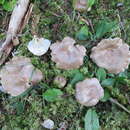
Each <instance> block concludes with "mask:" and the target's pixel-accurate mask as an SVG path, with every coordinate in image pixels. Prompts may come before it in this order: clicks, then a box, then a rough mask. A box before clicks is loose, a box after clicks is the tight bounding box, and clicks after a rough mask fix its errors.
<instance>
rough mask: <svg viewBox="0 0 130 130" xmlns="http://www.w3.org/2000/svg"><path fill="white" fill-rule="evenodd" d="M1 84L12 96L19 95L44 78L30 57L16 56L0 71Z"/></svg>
mask: <svg viewBox="0 0 130 130" xmlns="http://www.w3.org/2000/svg"><path fill="white" fill-rule="evenodd" d="M0 77H1V84H2V86H3V88H4V90H5V91H6V92H7V93H9V94H11V96H18V95H20V94H22V93H23V92H24V91H26V90H27V89H28V88H30V83H31V84H32V85H34V84H35V83H37V82H39V81H40V80H41V79H42V77H43V76H42V73H41V71H40V70H38V69H35V68H34V66H33V65H32V64H31V61H30V59H29V58H25V57H22V56H21V57H14V58H13V59H12V60H11V61H9V62H7V63H6V65H5V66H4V67H3V68H2V69H1V71H0Z"/></svg>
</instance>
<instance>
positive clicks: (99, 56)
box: [90, 38, 130, 74]
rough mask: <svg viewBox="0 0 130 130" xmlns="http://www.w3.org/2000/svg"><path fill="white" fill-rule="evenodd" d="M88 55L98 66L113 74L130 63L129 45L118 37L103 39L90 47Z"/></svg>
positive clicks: (121, 70)
mask: <svg viewBox="0 0 130 130" xmlns="http://www.w3.org/2000/svg"><path fill="white" fill-rule="evenodd" d="M90 57H91V58H92V60H93V62H95V63H96V64H97V65H98V66H99V67H102V68H105V69H106V70H108V72H109V73H114V74H118V73H120V72H123V71H125V69H127V68H128V66H129V64H130V51H129V46H128V45H127V44H126V43H124V42H123V41H122V39H120V38H114V39H103V40H102V41H101V42H100V43H99V44H98V45H97V46H96V47H93V48H92V53H91V56H90Z"/></svg>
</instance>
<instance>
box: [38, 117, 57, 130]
mask: <svg viewBox="0 0 130 130" xmlns="http://www.w3.org/2000/svg"><path fill="white" fill-rule="evenodd" d="M41 125H42V126H43V127H44V128H46V129H50V130H51V129H53V128H54V125H55V124H54V121H53V120H51V119H47V120H44V122H43V123H41Z"/></svg>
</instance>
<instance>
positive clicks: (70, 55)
mask: <svg viewBox="0 0 130 130" xmlns="http://www.w3.org/2000/svg"><path fill="white" fill-rule="evenodd" d="M74 43H75V40H74V39H72V38H70V37H65V38H64V39H63V40H62V42H56V43H54V44H52V45H51V47H50V49H51V51H52V53H51V56H52V61H54V62H55V63H56V65H57V67H58V68H61V69H66V70H68V69H74V68H79V67H80V66H81V65H82V64H83V58H84V56H85V53H86V49H85V47H84V46H81V45H74Z"/></svg>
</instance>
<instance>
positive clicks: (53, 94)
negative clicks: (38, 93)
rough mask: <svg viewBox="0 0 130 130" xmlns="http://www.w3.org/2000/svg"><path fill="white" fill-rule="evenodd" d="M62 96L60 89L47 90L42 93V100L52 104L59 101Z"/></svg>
mask: <svg viewBox="0 0 130 130" xmlns="http://www.w3.org/2000/svg"><path fill="white" fill-rule="evenodd" d="M62 95H63V92H62V91H61V90H60V89H55V88H53V89H48V90H47V91H46V92H45V93H43V98H44V99H45V100H46V101H49V102H54V101H58V100H61V96H62Z"/></svg>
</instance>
